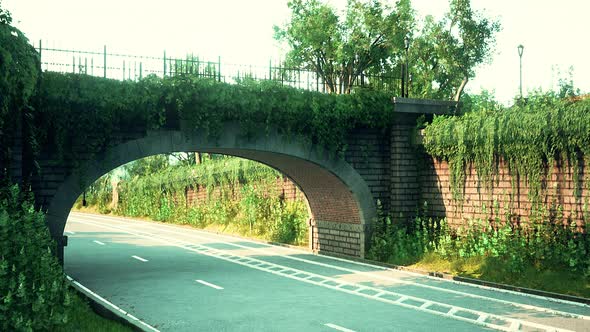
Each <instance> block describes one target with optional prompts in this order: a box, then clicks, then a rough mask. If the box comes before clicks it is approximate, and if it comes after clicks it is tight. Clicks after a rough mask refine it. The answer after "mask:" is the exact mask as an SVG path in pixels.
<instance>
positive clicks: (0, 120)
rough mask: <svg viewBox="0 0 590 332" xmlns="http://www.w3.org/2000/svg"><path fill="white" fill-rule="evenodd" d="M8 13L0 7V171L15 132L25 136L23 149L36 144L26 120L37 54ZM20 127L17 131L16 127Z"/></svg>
mask: <svg viewBox="0 0 590 332" xmlns="http://www.w3.org/2000/svg"><path fill="white" fill-rule="evenodd" d="M10 23H11V18H10V14H9V13H8V12H6V11H3V10H2V9H1V8H0V147H1V148H0V175H2V177H1V178H3V179H5V178H7V177H4V173H5V172H7V169H5V168H6V167H7V166H8V164H9V163H10V154H11V153H10V152H11V151H10V148H12V147H13V144H14V142H13V140H14V138H15V135H16V134H22V135H23V136H25V137H26V138H27V140H26V143H28V144H27V145H26V146H25V149H33V148H34V146H35V145H36V141H35V139H34V131H33V130H31V129H32V128H31V126H30V123H29V122H31V120H32V118H33V117H34V116H35V113H36V111H35V107H34V104H35V102H34V97H35V95H36V92H37V86H38V79H39V75H40V69H39V68H40V67H39V57H38V54H37V52H36V51H35V49H34V48H33V46H31V45H30V44H29V41H28V39H27V38H26V37H25V35H24V34H23V33H22V32H21V31H20V30H18V29H16V28H15V27H13V26H11V25H10ZM22 122H24V123H22ZM23 127H24V130H23V132H21V133H17V130H18V129H19V128H23Z"/></svg>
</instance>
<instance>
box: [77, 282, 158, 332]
mask: <svg viewBox="0 0 590 332" xmlns="http://www.w3.org/2000/svg"><path fill="white" fill-rule="evenodd" d="M66 278H67V279H68V280H69V281H70V282H71V283H72V285H74V287H76V288H78V289H79V290H81V291H82V292H83V293H86V294H87V295H88V296H91V297H93V298H95V299H97V300H99V301H100V302H102V303H104V304H106V305H107V306H109V307H111V308H112V309H114V310H115V311H116V312H119V313H120V314H122V315H124V316H127V317H129V318H130V319H132V320H134V321H136V322H137V323H139V324H141V325H142V326H144V327H146V328H147V329H148V330H151V331H154V332H160V330H158V329H156V328H154V327H153V326H151V325H149V324H148V323H146V322H144V321H142V320H140V319H139V318H137V317H135V316H133V315H132V314H130V313H128V312H127V311H125V310H123V309H121V308H119V307H118V306H116V305H115V304H113V303H112V302H110V301H108V300H107V299H105V298H104V297H102V296H100V295H98V294H96V293H95V292H93V291H91V290H90V289H88V288H87V287H86V286H84V285H82V284H81V283H79V282H77V281H76V280H74V278H72V277H70V276H68V275H66Z"/></svg>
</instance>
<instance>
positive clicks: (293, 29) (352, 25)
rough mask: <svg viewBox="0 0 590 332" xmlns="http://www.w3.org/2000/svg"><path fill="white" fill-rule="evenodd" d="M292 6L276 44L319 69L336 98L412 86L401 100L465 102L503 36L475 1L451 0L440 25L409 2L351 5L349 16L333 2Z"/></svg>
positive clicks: (299, 62) (291, 58) (355, 1)
mask: <svg viewBox="0 0 590 332" xmlns="http://www.w3.org/2000/svg"><path fill="white" fill-rule="evenodd" d="M288 6H289V9H290V10H291V19H290V21H289V22H288V23H287V24H285V26H283V27H277V26H275V38H276V39H278V40H279V41H282V42H284V43H285V44H287V46H288V47H289V52H288V53H287V55H286V56H287V64H288V65H292V66H295V67H301V66H303V67H304V68H306V69H310V70H313V71H314V72H316V73H317V75H318V76H319V77H320V78H321V79H322V81H323V83H324V85H325V87H326V90H327V91H329V92H332V93H350V92H351V87H352V86H354V85H359V84H363V81H366V82H364V84H366V85H373V86H378V87H385V88H388V89H390V90H393V89H392V88H394V89H395V90H396V91H399V90H397V88H398V87H400V86H401V84H400V83H405V84H404V85H405V86H406V87H405V90H406V91H404V88H402V89H401V95H402V97H408V96H411V97H414V98H415V97H418V98H440V99H446V100H448V99H451V98H453V99H455V100H459V98H460V97H461V95H462V92H463V89H464V88H465V85H466V84H467V82H468V81H469V80H470V79H471V78H473V77H474V75H475V72H474V68H476V66H477V65H479V64H481V63H484V62H485V61H486V60H488V59H489V56H490V55H491V53H492V50H493V45H494V42H495V34H496V33H497V32H498V31H499V29H500V26H499V23H498V22H496V21H494V20H492V19H490V18H487V17H485V15H484V14H483V13H481V12H477V11H475V10H473V9H472V8H471V1H469V0H451V1H449V10H448V12H447V13H445V15H444V16H443V17H442V18H441V19H435V18H434V17H432V16H427V17H425V18H421V17H419V16H418V14H417V12H416V11H415V10H414V9H413V8H412V4H411V1H410V0H398V1H396V2H395V5H393V6H390V5H389V4H388V2H387V1H381V0H373V1H364V0H348V1H346V7H345V8H344V10H343V11H342V13H340V12H339V11H338V10H336V9H335V8H334V7H333V4H331V3H330V1H322V0H293V1H289V2H288ZM410 73H411V75H410ZM384 77H388V78H392V77H395V78H396V80H391V79H389V82H384V80H383V79H384ZM400 79H401V82H400ZM404 80H405V82H404ZM388 85H389V86H388ZM408 90H409V91H408Z"/></svg>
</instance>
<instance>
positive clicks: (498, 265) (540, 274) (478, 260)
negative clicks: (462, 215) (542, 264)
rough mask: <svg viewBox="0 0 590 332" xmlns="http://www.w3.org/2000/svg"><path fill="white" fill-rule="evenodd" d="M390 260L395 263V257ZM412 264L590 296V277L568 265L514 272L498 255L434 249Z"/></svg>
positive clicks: (432, 269) (439, 270) (412, 266)
mask: <svg viewBox="0 0 590 332" xmlns="http://www.w3.org/2000/svg"><path fill="white" fill-rule="evenodd" d="M390 263H392V264H395V262H392V261H390ZM409 267H411V268H415V269H420V270H425V271H435V272H444V273H448V274H451V275H455V276H460V277H467V278H473V279H480V280H485V281H490V282H495V283H501V284H507V285H513V286H517V287H524V288H532V289H538V290H543V291H547V292H553V293H559V294H566V295H572V296H579V297H585V298H590V280H589V279H588V278H586V277H584V276H582V275H580V274H579V273H574V272H571V271H567V270H566V269H551V268H548V269H543V270H539V269H538V268H536V267H534V266H526V267H524V269H523V270H522V271H521V272H520V273H511V272H508V271H507V270H506V266H505V263H504V262H502V261H501V260H499V259H497V258H495V257H481V256H479V257H469V258H456V259H445V258H443V257H440V256H439V255H437V254H435V253H427V254H425V255H424V257H422V259H420V260H419V261H417V262H416V263H414V264H412V265H410V266H409Z"/></svg>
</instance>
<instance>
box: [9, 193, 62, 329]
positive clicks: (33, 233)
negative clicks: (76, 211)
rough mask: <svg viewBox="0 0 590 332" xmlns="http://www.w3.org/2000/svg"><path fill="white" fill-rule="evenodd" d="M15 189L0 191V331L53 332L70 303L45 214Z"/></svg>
mask: <svg viewBox="0 0 590 332" xmlns="http://www.w3.org/2000/svg"><path fill="white" fill-rule="evenodd" d="M32 202H33V199H32V197H31V196H30V195H28V194H22V193H21V192H20V191H19V189H18V187H17V186H16V185H14V186H10V187H5V188H2V189H0V243H2V246H0V294H2V295H3V299H2V300H1V302H0V330H2V331H36V330H44V331H49V330H53V328H54V327H56V326H58V325H61V324H63V323H65V322H66V321H67V314H66V310H67V307H68V306H69V303H70V295H69V293H68V290H67V284H66V280H65V278H64V274H63V270H62V268H61V266H60V265H59V263H58V261H57V259H56V257H55V256H54V255H53V252H52V251H53V250H55V243H54V242H53V241H52V240H51V238H50V236H49V232H48V229H47V227H46V225H45V221H44V215H43V213H41V212H37V211H35V209H34V207H33V203H32Z"/></svg>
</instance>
